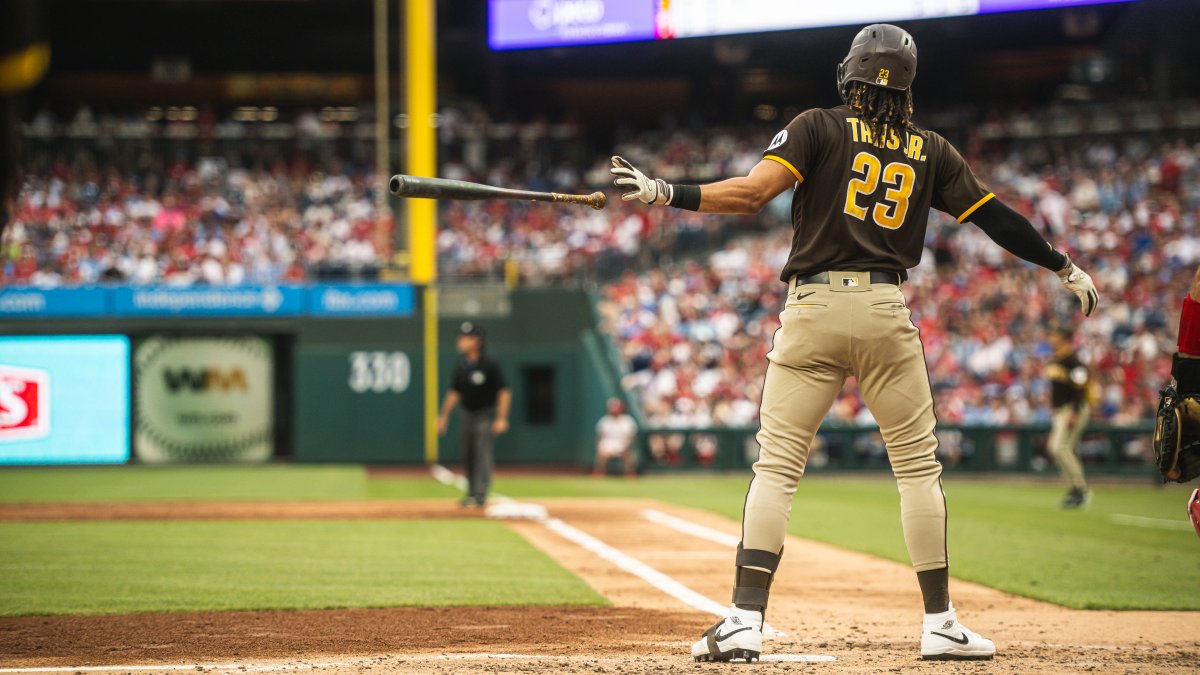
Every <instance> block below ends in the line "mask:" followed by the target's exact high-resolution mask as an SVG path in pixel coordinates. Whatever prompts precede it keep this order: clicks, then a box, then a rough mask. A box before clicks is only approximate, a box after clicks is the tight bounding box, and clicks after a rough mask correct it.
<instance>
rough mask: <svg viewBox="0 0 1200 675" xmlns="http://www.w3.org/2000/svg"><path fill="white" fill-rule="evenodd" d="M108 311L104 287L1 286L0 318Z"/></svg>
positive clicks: (84, 314) (80, 314) (75, 314)
mask: <svg viewBox="0 0 1200 675" xmlns="http://www.w3.org/2000/svg"><path fill="white" fill-rule="evenodd" d="M107 312H108V293H107V292H106V291H105V289H103V288H13V287H9V288H0V318H20V317H26V316H32V317H40V316H64V317H66V316H100V315H103V314H105V313H107Z"/></svg>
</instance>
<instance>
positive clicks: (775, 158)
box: [763, 155, 804, 183]
mask: <svg viewBox="0 0 1200 675" xmlns="http://www.w3.org/2000/svg"><path fill="white" fill-rule="evenodd" d="M763 159H769V160H771V161H773V162H779V163H780V164H782V165H784V166H786V167H787V170H788V171H791V172H792V175H793V176H795V177H796V182H797V183H803V182H804V176H801V175H800V172H799V171H797V170H796V167H794V166H792V163H791V162H789V161H787V160H786V159H784V158H782V157H780V156H779V155H763Z"/></svg>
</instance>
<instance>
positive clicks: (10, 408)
mask: <svg viewBox="0 0 1200 675" xmlns="http://www.w3.org/2000/svg"><path fill="white" fill-rule="evenodd" d="M128 459H129V339H128V338H126V337H125V336H123V335H97V336H61V337H60V336H54V337H40V336H39V337H4V338H0V464H119V463H124V462H126V461H128Z"/></svg>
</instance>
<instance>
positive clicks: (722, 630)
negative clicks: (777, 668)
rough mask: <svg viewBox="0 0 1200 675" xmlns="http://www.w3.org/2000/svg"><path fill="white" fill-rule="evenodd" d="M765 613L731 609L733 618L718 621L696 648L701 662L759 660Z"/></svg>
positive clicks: (698, 659) (707, 631)
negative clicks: (763, 614)
mask: <svg viewBox="0 0 1200 675" xmlns="http://www.w3.org/2000/svg"><path fill="white" fill-rule="evenodd" d="M762 624H763V616H762V612H755V611H752V610H748V609H738V608H737V607H730V608H729V615H728V616H726V617H725V618H724V619H722V620H721V621H718V622H717V623H716V624H715V625H713V626H712V627H711V628H709V629H708V630H706V631H704V635H702V636H701V637H700V639H699V640H697V641H696V643H695V644H693V645H692V658H694V659H696V660H697V661H733V660H736V659H745V660H746V663H749V662H751V661H757V660H758V655H759V654H760V653H761V652H762Z"/></svg>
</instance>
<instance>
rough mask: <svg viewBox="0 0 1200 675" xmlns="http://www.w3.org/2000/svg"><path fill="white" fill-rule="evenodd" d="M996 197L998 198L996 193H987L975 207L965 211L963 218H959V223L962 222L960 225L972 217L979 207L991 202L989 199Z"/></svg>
mask: <svg viewBox="0 0 1200 675" xmlns="http://www.w3.org/2000/svg"><path fill="white" fill-rule="evenodd" d="M995 196H996V193H995V192H989V193H987V194H986V195H984V196H983V199H980V200H979V201H977V202H975V205H974V206H972V207H971V208H969V209H967V210H966V211H963V214H962V215H961V216H959V217H958V222H960V223H961V222H962V221H964V220H966V219H967V218H968V217H970V215H971V214H972V213H975V209H977V208H979V207H981V206H983V205H984V204H986V203H988V200H989V199H991V198H992V197H995Z"/></svg>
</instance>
